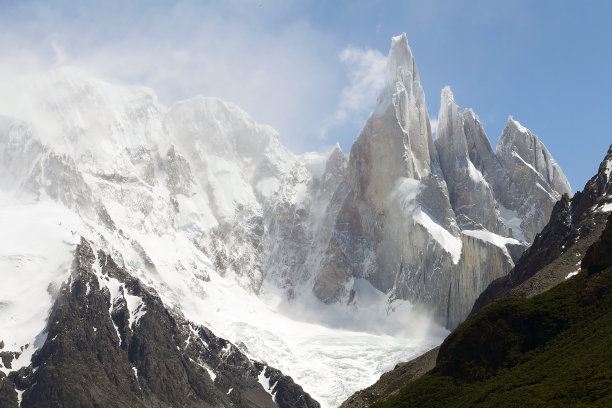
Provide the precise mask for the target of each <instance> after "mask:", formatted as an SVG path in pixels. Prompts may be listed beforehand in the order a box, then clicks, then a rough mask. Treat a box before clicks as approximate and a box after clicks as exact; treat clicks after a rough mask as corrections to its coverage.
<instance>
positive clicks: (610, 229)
mask: <svg viewBox="0 0 612 408" xmlns="http://www.w3.org/2000/svg"><path fill="white" fill-rule="evenodd" d="M610 265H612V213H611V214H610V215H609V216H608V223H607V224H606V227H605V229H604V231H603V232H602V234H601V236H600V237H599V239H598V240H597V241H596V242H595V243H594V244H593V245H591V246H590V247H589V249H588V250H587V252H586V254H585V255H584V258H582V263H581V268H582V269H587V270H588V271H589V272H597V271H600V270H602V269H604V268H607V267H608V266H610Z"/></svg>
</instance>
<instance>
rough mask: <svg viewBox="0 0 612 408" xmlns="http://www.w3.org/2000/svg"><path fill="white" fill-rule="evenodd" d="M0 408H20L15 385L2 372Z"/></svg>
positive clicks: (0, 379) (0, 374) (0, 375)
mask: <svg viewBox="0 0 612 408" xmlns="http://www.w3.org/2000/svg"><path fill="white" fill-rule="evenodd" d="M0 407H4V408H18V407H19V404H18V403H17V391H15V384H13V382H12V381H11V380H10V379H9V378H8V377H7V376H6V375H5V374H4V373H3V372H2V371H0Z"/></svg>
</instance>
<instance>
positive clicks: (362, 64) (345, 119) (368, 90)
mask: <svg viewBox="0 0 612 408" xmlns="http://www.w3.org/2000/svg"><path fill="white" fill-rule="evenodd" d="M338 57H339V59H340V61H341V62H342V63H343V64H344V65H345V67H346V71H347V77H348V85H347V86H346V87H345V88H344V89H343V90H342V92H341V94H340V102H339V104H338V108H337V110H336V112H335V114H334V115H333V117H332V118H330V119H329V120H328V123H327V127H326V128H325V129H324V130H323V132H322V136H323V137H325V134H326V133H327V131H328V130H329V129H330V128H332V127H335V126H341V125H343V124H345V123H350V122H362V121H364V120H365V119H366V118H367V115H368V114H369V112H370V111H371V110H372V108H373V107H374V104H375V102H376V98H377V96H378V94H379V93H380V91H381V90H382V89H383V88H384V87H385V85H386V84H387V76H386V66H387V58H386V57H385V56H384V55H383V54H382V53H381V52H380V51H378V50H373V49H359V48H355V47H352V46H349V47H346V48H345V49H344V50H343V51H342V52H341V53H340V55H339V56H338Z"/></svg>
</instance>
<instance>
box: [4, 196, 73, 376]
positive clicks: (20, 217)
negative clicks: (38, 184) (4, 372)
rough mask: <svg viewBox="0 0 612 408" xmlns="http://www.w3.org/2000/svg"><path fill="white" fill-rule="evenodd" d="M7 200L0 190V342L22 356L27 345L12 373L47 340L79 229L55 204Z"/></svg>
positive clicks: (14, 363) (65, 210) (68, 274)
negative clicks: (53, 310)
mask: <svg viewBox="0 0 612 408" xmlns="http://www.w3.org/2000/svg"><path fill="white" fill-rule="evenodd" d="M8 198H9V197H8V194H6V193H5V192H3V191H1V190H0V204H3V205H2V206H1V210H0V225H1V226H2V228H0V280H1V281H2V285H0V339H2V340H4V343H5V345H4V349H3V351H9V352H20V353H21V351H22V350H21V348H22V347H25V345H26V344H29V346H28V347H27V348H25V349H24V350H23V352H22V353H21V355H20V357H19V358H18V359H16V360H14V361H13V370H19V369H20V368H21V367H25V366H28V365H29V364H30V360H31V357H32V355H33V354H34V352H35V351H36V349H38V348H39V347H42V345H43V344H44V341H45V340H46V333H43V330H44V329H45V326H46V323H47V317H48V316H49V312H50V310H51V307H52V305H53V299H54V296H55V295H57V293H58V292H59V290H60V287H61V284H62V282H63V281H65V280H66V279H68V277H69V276H70V271H71V264H72V260H73V253H72V252H73V250H74V247H75V245H76V244H78V242H80V232H81V231H83V229H84V227H83V224H82V222H81V220H80V219H79V217H78V216H77V215H75V214H74V213H73V212H72V211H69V210H68V209H66V208H65V207H63V206H61V205H58V204H56V203H52V202H31V201H27V200H24V201H21V200H14V199H13V200H10V201H8V202H4V203H3V201H5V200H8ZM32 299H36V301H35V302H32Z"/></svg>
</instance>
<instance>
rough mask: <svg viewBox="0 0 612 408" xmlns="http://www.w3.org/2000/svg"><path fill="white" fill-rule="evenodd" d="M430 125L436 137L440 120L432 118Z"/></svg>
mask: <svg viewBox="0 0 612 408" xmlns="http://www.w3.org/2000/svg"><path fill="white" fill-rule="evenodd" d="M429 123H430V124H431V134H432V135H435V134H436V132H437V131H438V118H430V119H429Z"/></svg>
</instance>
